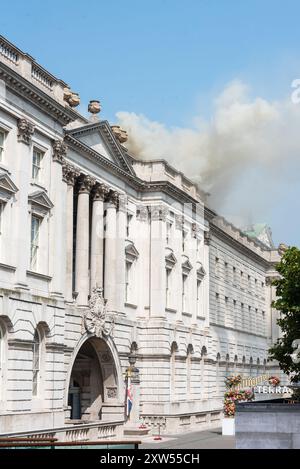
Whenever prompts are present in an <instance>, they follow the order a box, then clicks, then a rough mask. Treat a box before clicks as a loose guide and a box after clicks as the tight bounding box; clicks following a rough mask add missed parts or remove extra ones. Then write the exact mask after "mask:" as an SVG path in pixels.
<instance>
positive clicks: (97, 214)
mask: <svg viewBox="0 0 300 469" xmlns="http://www.w3.org/2000/svg"><path fill="white" fill-rule="evenodd" d="M108 193H109V189H108V187H107V186H105V185H104V184H102V183H101V184H96V186H95V188H94V193H93V209H92V235H91V290H92V289H93V288H95V287H98V288H103V261H104V259H103V253H104V239H103V238H104V220H103V215H104V199H105V197H106V196H107V195H108Z"/></svg>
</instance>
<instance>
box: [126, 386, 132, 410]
mask: <svg viewBox="0 0 300 469" xmlns="http://www.w3.org/2000/svg"><path fill="white" fill-rule="evenodd" d="M131 409H132V388H131V384H130V383H128V384H127V417H128V418H129V416H130V412H131Z"/></svg>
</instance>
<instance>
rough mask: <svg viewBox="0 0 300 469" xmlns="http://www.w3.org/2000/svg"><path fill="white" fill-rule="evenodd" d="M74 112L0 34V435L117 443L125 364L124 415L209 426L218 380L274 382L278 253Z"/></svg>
mask: <svg viewBox="0 0 300 469" xmlns="http://www.w3.org/2000/svg"><path fill="white" fill-rule="evenodd" d="M78 103H79V97H78V95H77V94H76V93H74V92H73V91H71V89H70V88H69V87H68V86H67V85H66V83H64V82H63V81H62V80H59V79H57V78H55V77H54V76H53V75H51V73H49V72H48V71H46V70H45V69H44V68H42V67H41V66H40V65H39V64H38V63H37V62H36V61H35V60H34V59H33V58H32V57H31V56H29V55H28V54H25V53H23V52H22V51H20V50H19V49H18V48H17V47H15V46H14V45H12V44H11V43H9V42H8V41H7V40H6V39H4V38H0V343H1V348H0V371H1V376H0V398H1V401H0V433H1V434H2V435H12V434H33V433H40V434H43V435H45V434H51V435H55V436H56V437H58V438H61V439H88V438H92V439H95V438H97V437H100V438H102V437H112V436H115V435H121V434H122V429H123V423H124V400H125V387H124V374H125V371H126V368H127V367H128V365H129V362H128V356H129V354H130V353H131V354H134V355H135V356H136V366H137V367H138V369H139V373H140V385H139V390H138V391H139V392H137V393H136V399H135V400H134V403H133V406H134V407H133V408H134V409H135V418H136V419H137V418H139V419H140V421H141V422H144V423H146V424H147V425H149V426H150V427H152V428H154V429H155V428H158V425H160V426H161V430H162V431H168V432H171V431H184V430H190V429H192V428H193V429H195V428H207V427H210V426H216V425H218V424H219V421H220V417H221V415H222V393H223V391H224V385H223V382H224V377H225V376H226V375H228V374H231V373H233V372H235V371H239V372H240V373H243V374H244V375H252V376H255V375H256V374H260V373H261V372H262V371H264V370H266V369H268V370H270V371H274V370H273V368H274V366H275V365H274V364H270V363H267V350H268V347H269V345H270V344H271V343H272V342H273V341H274V340H275V339H276V338H277V335H278V330H277V326H276V314H275V312H274V311H272V310H271V308H270V303H271V299H272V295H274V291H273V290H272V287H271V286H270V279H271V278H272V277H273V276H274V275H275V272H274V265H275V263H276V261H278V259H279V254H278V252H277V251H276V250H274V249H273V248H272V247H270V246H268V245H267V244H266V243H263V242H261V241H259V240H258V239H256V238H251V237H249V236H247V235H245V234H243V233H242V232H241V231H239V230H238V229H236V228H235V227H233V226H232V225H230V224H229V223H227V222H226V220H224V219H223V218H221V217H219V216H217V214H216V213H214V212H213V211H212V210H210V209H209V208H208V206H207V201H206V198H207V197H206V194H205V192H203V191H201V190H200V189H199V188H198V187H197V186H196V185H195V184H193V182H192V181H190V180H189V179H187V178H186V177H185V176H184V175H183V174H182V173H180V172H178V171H177V170H176V169H175V168H173V167H171V166H170V165H169V164H168V163H166V162H165V161H163V160H153V161H141V160H139V159H138V155H137V157H134V156H133V155H130V154H129V152H128V151H127V149H126V132H124V131H123V130H122V129H120V128H119V127H118V126H111V125H110V124H109V123H108V122H107V121H105V120H100V119H99V117H98V111H99V110H100V109H99V103H98V102H97V101H92V102H90V105H89V111H90V114H91V117H90V118H89V119H86V118H85V117H83V116H82V115H80V114H79V113H78V112H77V111H76V110H75V107H76V105H77V104H78ZM138 394H139V398H138ZM138 404H139V405H138Z"/></svg>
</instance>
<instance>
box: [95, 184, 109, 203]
mask: <svg viewBox="0 0 300 469" xmlns="http://www.w3.org/2000/svg"><path fill="white" fill-rule="evenodd" d="M108 194H109V187H108V186H106V185H105V184H103V183H102V182H96V184H95V186H94V192H93V200H101V201H102V202H103V201H104V200H105V198H106V197H107V196H108Z"/></svg>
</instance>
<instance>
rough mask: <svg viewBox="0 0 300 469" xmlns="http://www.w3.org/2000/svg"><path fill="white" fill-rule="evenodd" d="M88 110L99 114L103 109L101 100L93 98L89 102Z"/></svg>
mask: <svg viewBox="0 0 300 469" xmlns="http://www.w3.org/2000/svg"><path fill="white" fill-rule="evenodd" d="M88 111H89V112H90V113H91V114H98V113H99V112H100V111H101V104H100V101H97V100H96V99H92V100H91V101H90V102H89V106H88Z"/></svg>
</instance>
